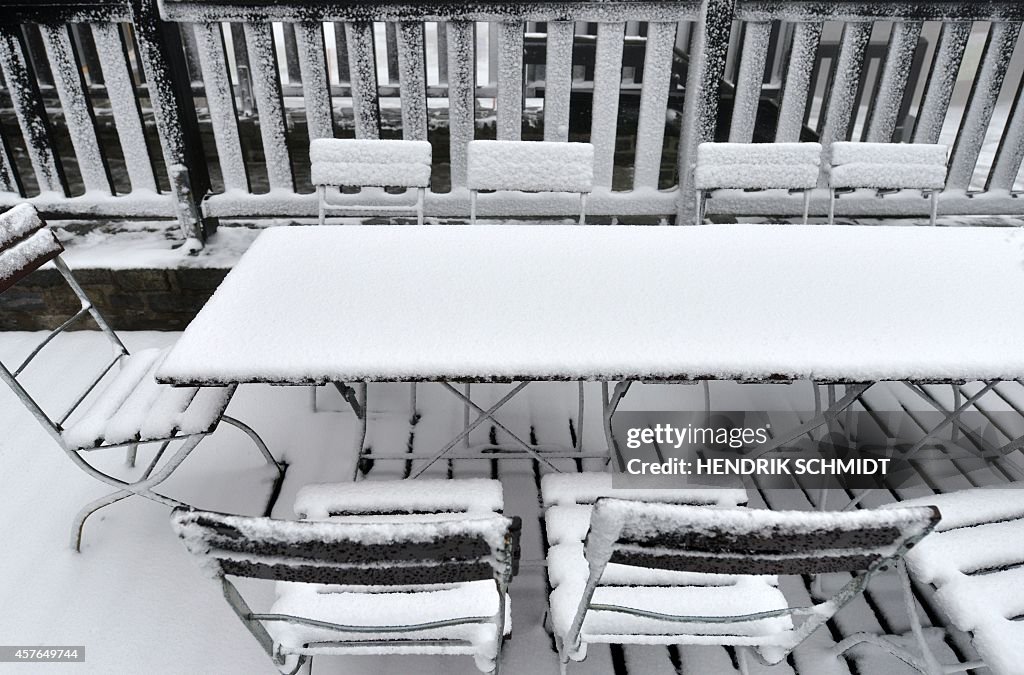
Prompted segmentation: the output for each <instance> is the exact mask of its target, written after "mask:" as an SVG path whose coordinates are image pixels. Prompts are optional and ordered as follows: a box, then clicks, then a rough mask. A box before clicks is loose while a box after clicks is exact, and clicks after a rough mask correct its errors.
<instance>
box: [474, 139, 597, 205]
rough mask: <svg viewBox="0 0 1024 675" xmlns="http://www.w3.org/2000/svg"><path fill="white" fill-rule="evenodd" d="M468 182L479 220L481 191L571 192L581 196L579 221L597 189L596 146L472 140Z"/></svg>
mask: <svg viewBox="0 0 1024 675" xmlns="http://www.w3.org/2000/svg"><path fill="white" fill-rule="evenodd" d="M468 153H469V156H468V169H467V185H468V187H469V189H470V190H471V196H472V212H471V214H470V218H471V220H473V221H475V220H476V193H477V191H478V190H514V191H518V192H572V193H578V194H579V195H580V211H581V212H580V223H582V222H583V220H584V216H585V213H584V212H583V211H584V204H585V201H584V199H585V195H587V194H589V193H590V192H593V190H594V146H593V145H591V144H590V143H565V142H560V141H470V143H469V149H468Z"/></svg>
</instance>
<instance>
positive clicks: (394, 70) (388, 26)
mask: <svg viewBox="0 0 1024 675" xmlns="http://www.w3.org/2000/svg"><path fill="white" fill-rule="evenodd" d="M384 42H385V45H386V47H387V61H388V83H389V84H394V83H396V82H398V69H399V65H398V31H397V30H396V27H395V22H394V21H388V22H385V24H384Z"/></svg>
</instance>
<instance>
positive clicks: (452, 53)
mask: <svg viewBox="0 0 1024 675" xmlns="http://www.w3.org/2000/svg"><path fill="white" fill-rule="evenodd" d="M473 29H474V26H473V23H472V22H471V21H449V22H448V24H447V37H448V125H449V126H448V130H449V137H450V139H451V140H450V141H449V146H450V147H449V151H450V153H451V175H452V191H453V192H454V191H455V190H459V189H463V188H465V187H466V153H467V150H468V146H469V142H470V141H471V140H473V136H474V133H475V128H476V119H475V118H476V60H475V59H474V53H475V51H476V50H475V49H474V47H475V46H476V45H475V44H474V37H473Z"/></svg>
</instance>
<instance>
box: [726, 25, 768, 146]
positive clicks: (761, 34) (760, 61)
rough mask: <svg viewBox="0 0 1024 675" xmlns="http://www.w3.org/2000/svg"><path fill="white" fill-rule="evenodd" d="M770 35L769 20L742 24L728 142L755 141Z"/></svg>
mask: <svg viewBox="0 0 1024 675" xmlns="http://www.w3.org/2000/svg"><path fill="white" fill-rule="evenodd" d="M771 36H772V24H771V23H770V22H768V21H751V22H749V23H745V24H744V25H743V49H742V52H741V54H740V70H739V74H738V75H737V77H736V97H735V99H734V101H733V106H732V123H731V124H730V126H729V141H730V142H731V143H750V142H751V141H752V140H753V139H754V122H755V120H756V119H757V108H758V105H759V104H760V103H761V85H762V84H763V83H764V64H765V59H766V58H767V56H768V42H769V41H770V39H771Z"/></svg>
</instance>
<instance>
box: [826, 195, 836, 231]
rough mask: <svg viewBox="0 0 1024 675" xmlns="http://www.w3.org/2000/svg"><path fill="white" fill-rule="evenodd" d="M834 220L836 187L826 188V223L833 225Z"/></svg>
mask: <svg viewBox="0 0 1024 675" xmlns="http://www.w3.org/2000/svg"><path fill="white" fill-rule="evenodd" d="M835 221H836V189H835V188H831V187H830V188H829V189H828V224H829V225H833V224H835Z"/></svg>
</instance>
